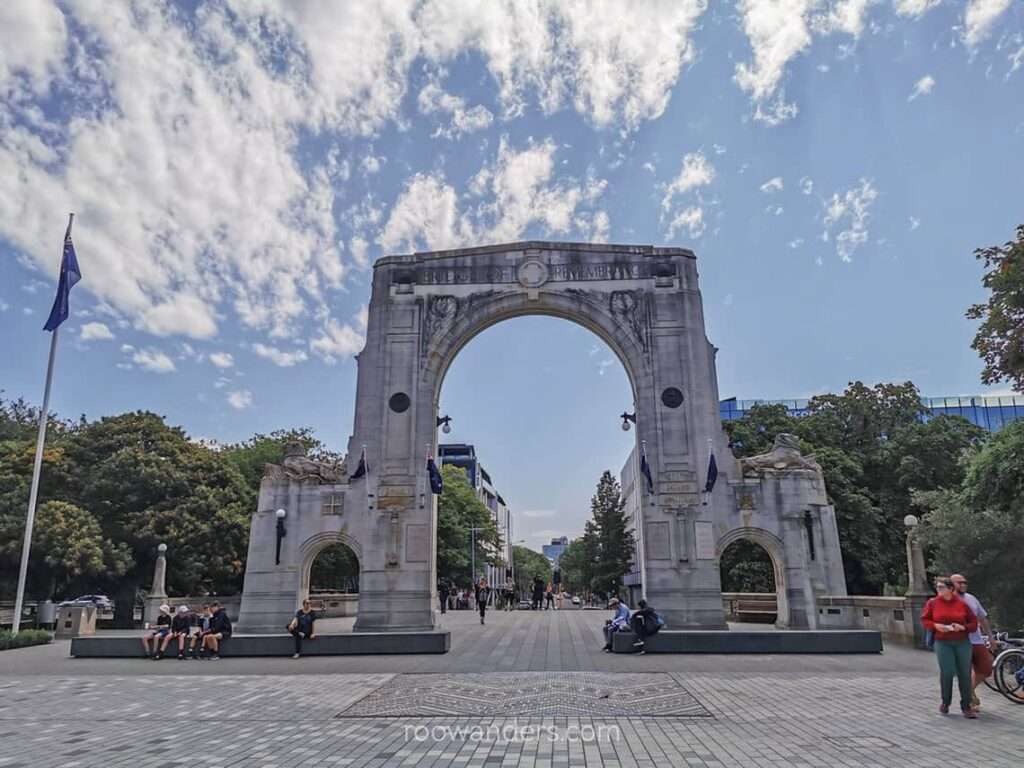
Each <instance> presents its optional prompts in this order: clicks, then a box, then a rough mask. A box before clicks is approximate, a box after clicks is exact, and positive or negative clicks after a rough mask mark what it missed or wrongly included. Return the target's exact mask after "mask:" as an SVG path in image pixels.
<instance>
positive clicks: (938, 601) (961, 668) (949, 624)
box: [921, 578, 978, 719]
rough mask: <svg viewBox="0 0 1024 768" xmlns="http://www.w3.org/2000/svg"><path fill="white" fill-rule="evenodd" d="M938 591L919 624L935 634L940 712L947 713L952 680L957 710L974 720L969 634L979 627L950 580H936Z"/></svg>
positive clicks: (951, 695)
mask: <svg viewBox="0 0 1024 768" xmlns="http://www.w3.org/2000/svg"><path fill="white" fill-rule="evenodd" d="M935 589H936V591H937V592H938V595H937V596H936V597H933V598H932V599H931V600H929V601H928V602H927V603H926V604H925V606H924V611H922V612H921V624H922V625H923V626H924V628H925V629H926V630H928V631H929V632H933V633H934V634H935V658H936V660H937V661H938V663H939V687H940V690H941V694H942V703H941V704H940V705H939V712H941V713H942V714H944V715H945V714H949V705H950V703H951V702H952V700H953V678H954V677H955V678H956V681H957V684H958V686H959V688H960V710H961V711H962V712H963V715H964V717H968V718H972V719H973V718H976V717H977V716H978V714H977V712H975V711H974V707H973V706H972V705H971V696H972V690H971V641H970V640H969V639H968V637H969V636H970V633H971V632H974V631H975V630H977V628H978V620H977V618H975V616H974V612H973V611H971V609H970V606H968V605H967V603H966V602H965V601H964V600H961V599H960V597H958V596H957V594H956V590H955V587H954V586H953V581H952V579H945V578H944V579H939V580H938V581H937V582H936V583H935Z"/></svg>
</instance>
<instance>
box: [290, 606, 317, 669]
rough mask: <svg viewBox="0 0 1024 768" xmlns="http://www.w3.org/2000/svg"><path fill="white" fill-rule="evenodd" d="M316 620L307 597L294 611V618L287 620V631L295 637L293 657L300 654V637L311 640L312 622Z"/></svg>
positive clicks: (314, 634) (313, 635) (312, 637)
mask: <svg viewBox="0 0 1024 768" xmlns="http://www.w3.org/2000/svg"><path fill="white" fill-rule="evenodd" d="M315 621H316V611H314V610H313V608H312V606H311V605H310V602H309V600H308V599H306V600H303V601H302V607H301V608H299V610H297V611H296V612H295V618H293V619H292V620H291V621H290V622H288V633H289V634H290V635H291V636H292V637H294V638H295V654H294V655H293V656H292V658H293V659H297V658H299V656H300V655H301V654H302V638H303V637H305V638H306V639H307V640H313V639H314V638H315V637H316V632H315V631H314V630H313V622H315Z"/></svg>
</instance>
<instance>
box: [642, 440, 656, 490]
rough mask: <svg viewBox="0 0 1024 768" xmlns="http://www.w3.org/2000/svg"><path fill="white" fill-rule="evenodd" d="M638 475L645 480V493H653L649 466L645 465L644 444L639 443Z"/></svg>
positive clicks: (645, 449)
mask: <svg viewBox="0 0 1024 768" xmlns="http://www.w3.org/2000/svg"><path fill="white" fill-rule="evenodd" d="M640 474H642V475H643V476H644V477H645V478H647V492H648V493H654V479H653V478H652V477H651V465H650V464H648V463H647V445H646V443H640Z"/></svg>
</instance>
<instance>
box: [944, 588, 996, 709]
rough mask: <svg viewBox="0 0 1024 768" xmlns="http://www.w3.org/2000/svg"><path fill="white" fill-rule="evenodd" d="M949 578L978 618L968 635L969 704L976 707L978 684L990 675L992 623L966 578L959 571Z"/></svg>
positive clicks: (992, 638)
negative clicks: (971, 590) (969, 660)
mask: <svg viewBox="0 0 1024 768" xmlns="http://www.w3.org/2000/svg"><path fill="white" fill-rule="evenodd" d="M949 578H950V580H951V581H952V582H953V586H954V587H956V591H957V595H959V597H960V599H961V600H963V601H964V602H965V603H967V607H968V608H970V609H971V611H972V612H973V613H974V615H975V617H976V618H977V619H978V628H977V629H976V630H974V631H973V632H971V634H970V636H969V637H968V640H970V641H971V689H972V692H971V704H972V705H973V706H974V708H975V709H977V708H978V707H980V706H981V699H979V698H978V686H979V685H981V684H982V683H983V682H984V681H985V678H987V677H990V676H991V675H992V663H993V661H995V659H994V658H993V656H992V653H991V651H990V650H989V649H990V648H992V647H993V646H994V645H995V641H996V640H995V636H994V635H993V634H992V625H991V624H989V622H988V611H986V610H985V608H984V606H982V604H981V601H980V600H978V598H976V597H975V596H974V595H972V594H971V593H970V592H968V591H967V578H966V577H964V576H962V575H960V574H959V573H954V574H953V575H952V576H950V577H949Z"/></svg>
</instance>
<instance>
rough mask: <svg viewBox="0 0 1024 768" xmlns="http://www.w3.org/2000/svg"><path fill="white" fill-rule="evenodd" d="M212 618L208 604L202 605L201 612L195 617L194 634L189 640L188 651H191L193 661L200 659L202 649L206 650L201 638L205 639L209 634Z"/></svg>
mask: <svg viewBox="0 0 1024 768" xmlns="http://www.w3.org/2000/svg"><path fill="white" fill-rule="evenodd" d="M212 618H213V616H212V615H211V614H210V605H209V603H203V610H202V611H200V613H199V615H198V616H196V621H195V623H196V632H195V634H194V635H192V638H191V639H190V640H189V650H190V651H191V654H192V658H193V659H198V658H200V657H201V656H202V653H203V649H204V648H206V644H205V643H204V642H203V638H205V637H206V636H207V635H208V634H209V632H210V619H212Z"/></svg>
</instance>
